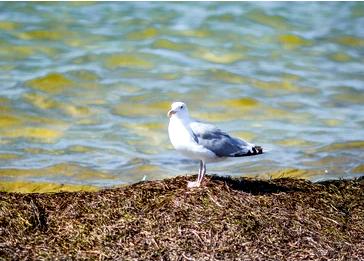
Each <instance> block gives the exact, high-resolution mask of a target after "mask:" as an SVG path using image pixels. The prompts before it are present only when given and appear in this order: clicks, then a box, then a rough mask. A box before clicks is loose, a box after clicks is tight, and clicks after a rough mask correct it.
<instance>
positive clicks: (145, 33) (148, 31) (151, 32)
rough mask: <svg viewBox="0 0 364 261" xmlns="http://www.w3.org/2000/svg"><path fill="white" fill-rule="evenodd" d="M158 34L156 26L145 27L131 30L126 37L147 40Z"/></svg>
mask: <svg viewBox="0 0 364 261" xmlns="http://www.w3.org/2000/svg"><path fill="white" fill-rule="evenodd" d="M157 35H158V30H157V29H156V28H154V27H148V28H145V29H144V30H142V31H138V32H131V33H129V34H128V35H127V36H126V37H127V38H128V39H129V40H145V39H149V38H153V37H155V36H157Z"/></svg>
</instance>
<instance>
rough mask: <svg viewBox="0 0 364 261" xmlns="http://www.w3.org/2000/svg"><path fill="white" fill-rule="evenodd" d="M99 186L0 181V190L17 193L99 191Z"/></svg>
mask: <svg viewBox="0 0 364 261" xmlns="http://www.w3.org/2000/svg"><path fill="white" fill-rule="evenodd" d="M97 190H98V188H97V187H93V186H87V185H70V184H56V183H42V182H24V181H0V191H5V192H17V193H48V192H61V191H69V192H71V191H97Z"/></svg>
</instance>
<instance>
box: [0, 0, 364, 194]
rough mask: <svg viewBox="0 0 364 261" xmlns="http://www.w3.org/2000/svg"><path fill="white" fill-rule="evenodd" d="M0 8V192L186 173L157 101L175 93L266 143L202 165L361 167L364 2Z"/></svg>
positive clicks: (281, 172)
mask: <svg viewBox="0 0 364 261" xmlns="http://www.w3.org/2000/svg"><path fill="white" fill-rule="evenodd" d="M0 10H1V11H0V39H1V41H0V82H1V85H0V104H1V105H0V137H1V139H0V165H1V166H0V168H1V171H0V180H1V185H0V186H1V188H2V189H7V190H12V189H14V188H15V187H16V184H18V185H19V184H22V186H24V184H25V185H26V184H28V185H29V184H47V183H56V184H73V185H91V186H98V187H103V186H112V185H119V184H125V183H132V182H137V181H140V180H141V179H143V178H146V179H147V180H148V179H149V180H150V179H161V178H165V177H173V176H176V175H182V174H185V173H196V171H197V169H198V164H197V163H196V162H193V161H190V160H187V159H183V157H182V156H180V155H178V154H176V153H175V151H174V150H173V148H172V147H171V145H170V143H169V140H168V135H167V125H168V119H167V117H166V112H167V111H168V110H169V106H170V103H171V102H172V101H177V100H182V101H185V102H186V103H187V104H188V106H189V110H190V112H191V114H192V116H194V117H196V118H199V119H201V120H204V121H208V122H211V123H214V124H216V125H218V126H219V127H220V128H222V129H224V130H226V131H228V132H230V133H232V134H234V135H237V136H240V137H242V138H244V139H246V140H248V141H251V142H254V143H256V144H259V145H262V146H263V147H265V148H268V149H269V153H267V154H265V155H263V156H259V157H250V158H244V159H234V160H228V161H225V162H222V163H216V164H209V165H208V172H210V173H217V174H221V175H237V176H241V175H244V176H258V177H262V178H267V177H280V176H294V177H301V178H309V179H311V180H322V179H331V178H349V177H354V176H359V175H362V174H363V173H364V164H363V160H364V153H363V152H364V150H363V149H364V131H363V127H364V92H363V90H364V65H363V62H364V56H363V54H364V49H363V47H364V29H363V28H364V16H363V15H364V4H363V3H360V2H357V3H354V2H345V3H339V2H337V3H317V2H312V3H278V2H277V3H217V2H213V3H209V2H202V3H197V2H187V3H167V2H163V3H142V2H138V3H78V2H73V3H4V2H3V3H0ZM14 184H15V185H14ZM14 186H15V187H14ZM37 188H39V186H38V187H37Z"/></svg>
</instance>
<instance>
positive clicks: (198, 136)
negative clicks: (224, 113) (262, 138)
mask: <svg viewBox="0 0 364 261" xmlns="http://www.w3.org/2000/svg"><path fill="white" fill-rule="evenodd" d="M190 127H191V129H192V132H193V133H194V138H195V140H196V142H197V143H198V144H200V145H202V146H203V147H205V148H206V149H209V150H211V151H212V152H213V153H215V154H216V156H218V157H239V156H248V155H250V154H251V153H252V152H253V151H251V150H252V148H253V147H254V145H253V144H250V143H248V142H246V141H244V140H241V139H237V138H234V137H231V136H230V135H229V134H227V133H225V132H223V131H221V130H220V129H218V128H216V127H215V126H213V125H211V124H206V123H201V122H192V123H191V124H190Z"/></svg>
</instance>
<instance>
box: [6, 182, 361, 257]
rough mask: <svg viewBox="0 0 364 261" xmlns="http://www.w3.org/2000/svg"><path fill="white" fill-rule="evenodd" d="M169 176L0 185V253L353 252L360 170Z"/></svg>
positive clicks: (357, 244)
mask: <svg viewBox="0 0 364 261" xmlns="http://www.w3.org/2000/svg"><path fill="white" fill-rule="evenodd" d="M194 178H195V177H176V178H173V179H166V180H163V181H151V182H145V183H138V184H134V185H130V186H125V187H120V188H114V189H106V190H102V191H98V192H61V193H47V194H19V193H0V202H1V203H0V257H1V259H4V260H7V259H9V260H12V259H17V260H18V259H76V258H81V259H82V258H88V259H96V258H97V259H101V260H102V259H120V260H197V259H198V260H226V259H235V260H308V259H309V260H312V259H320V260H328V259H334V260H363V259H364V233H363V231H364V178H363V177H361V178H359V179H356V180H340V181H326V182H321V183H311V182H309V181H305V180H297V179H288V178H284V179H274V180H268V181H263V180H255V179H247V178H241V179H231V178H222V177H216V176H208V177H207V179H206V181H205V182H204V184H203V186H202V187H200V188H194V189H187V188H186V183H187V181H188V180H193V179H194Z"/></svg>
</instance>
